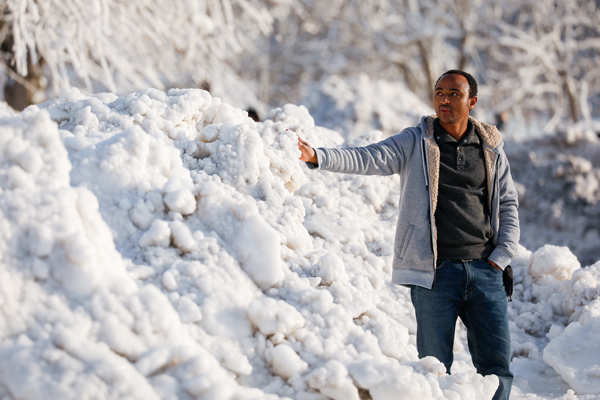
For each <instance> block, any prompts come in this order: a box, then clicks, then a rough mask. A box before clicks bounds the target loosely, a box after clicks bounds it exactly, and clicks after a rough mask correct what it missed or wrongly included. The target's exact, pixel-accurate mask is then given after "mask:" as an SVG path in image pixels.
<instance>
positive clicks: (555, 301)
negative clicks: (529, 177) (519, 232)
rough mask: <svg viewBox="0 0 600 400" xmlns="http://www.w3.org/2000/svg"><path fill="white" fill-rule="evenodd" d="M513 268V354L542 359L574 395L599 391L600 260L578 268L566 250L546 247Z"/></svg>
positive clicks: (524, 255) (524, 253) (522, 256)
mask: <svg viewBox="0 0 600 400" xmlns="http://www.w3.org/2000/svg"><path fill="white" fill-rule="evenodd" d="M513 267H514V272H515V283H516V284H515V294H516V296H515V298H514V301H513V302H512V303H511V307H510V313H511V317H512V320H513V323H511V330H512V335H513V347H514V348H513V353H514V354H515V355H516V356H517V357H527V358H529V359H531V360H540V361H541V360H543V361H544V362H545V363H547V364H548V365H550V366H551V367H552V368H553V369H554V370H555V371H556V372H557V373H558V374H559V375H560V376H561V378H562V379H564V381H565V382H567V383H568V384H569V386H570V387H572V388H573V389H575V391H576V392H577V393H581V394H586V393H588V394H589V393H600V375H598V371H600V361H598V360H599V358H598V354H600V348H599V346H598V343H597V340H595V339H594V337H597V335H598V334H599V333H600V330H599V328H600V299H599V296H600V262H597V263H595V264H594V265H592V266H589V267H587V268H580V264H579V261H578V260H577V258H576V257H575V256H574V255H573V253H571V251H570V250H569V249H568V248H567V247H558V246H552V245H545V246H543V247H541V248H540V249H538V250H537V251H535V252H534V253H532V254H530V253H529V252H527V251H525V250H523V251H522V252H521V254H520V256H519V257H518V258H517V259H516V260H514V261H513ZM536 338H537V339H536ZM536 342H537V343H538V344H536ZM539 343H541V344H542V345H541V346H540V345H539ZM542 348H543V350H542Z"/></svg>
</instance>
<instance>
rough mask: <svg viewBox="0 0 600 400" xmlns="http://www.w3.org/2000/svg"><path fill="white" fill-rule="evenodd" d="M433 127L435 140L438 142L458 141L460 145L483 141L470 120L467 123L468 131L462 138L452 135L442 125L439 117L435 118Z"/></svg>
mask: <svg viewBox="0 0 600 400" xmlns="http://www.w3.org/2000/svg"><path fill="white" fill-rule="evenodd" d="M433 127H434V128H433V129H434V131H433V134H434V136H435V140H436V141H437V142H438V144H442V143H458V144H460V145H465V144H480V143H481V142H480V141H479V137H478V135H477V134H476V133H475V128H474V127H473V124H472V123H471V121H469V123H468V125H467V131H466V132H465V134H464V135H463V136H462V137H461V138H460V140H456V139H455V138H454V137H453V136H452V135H450V134H449V133H448V132H446V130H445V129H444V128H443V127H442V124H440V120H439V118H436V119H435V121H434V123H433Z"/></svg>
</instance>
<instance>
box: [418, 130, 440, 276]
mask: <svg viewBox="0 0 600 400" xmlns="http://www.w3.org/2000/svg"><path fill="white" fill-rule="evenodd" d="M421 140H422V141H421V150H422V153H423V175H424V176H425V192H426V193H427V199H428V201H429V233H430V235H431V252H432V254H433V265H432V267H433V271H434V273H435V264H436V260H435V258H436V254H435V250H434V247H435V246H436V243H435V238H434V236H433V204H431V193H429V190H430V187H429V169H428V168H427V166H428V165H429V158H428V157H427V142H426V141H425V138H423V139H421ZM433 278H434V280H435V274H434V276H433Z"/></svg>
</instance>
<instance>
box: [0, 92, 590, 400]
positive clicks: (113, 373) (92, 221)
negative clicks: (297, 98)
mask: <svg viewBox="0 0 600 400" xmlns="http://www.w3.org/2000/svg"><path fill="white" fill-rule="evenodd" d="M400 95H401V93H400ZM419 107H421V106H419ZM423 107H424V106H423ZM414 110H415V108H414V107H413V108H412V109H411V110H407V111H406V114H404V115H405V116H404V118H406V119H409V118H411V117H410V116H411V115H413V114H411V112H414ZM390 112H392V111H390ZM393 112H397V110H393ZM371 115H372V114H371ZM379 118H383V117H382V116H381V114H380V117H379ZM383 120H385V118H384V119H383ZM297 135H300V136H301V137H303V138H304V139H306V140H308V141H309V142H310V143H312V144H314V145H319V146H337V145H340V144H342V143H344V137H342V136H341V135H340V134H338V133H336V132H334V131H331V130H328V129H326V128H320V127H317V126H315V124H314V121H313V119H312V117H311V116H310V114H309V113H308V111H307V109H305V108H303V107H298V106H294V105H287V106H285V107H282V108H278V109H275V110H273V111H271V112H270V114H269V115H268V120H266V121H264V122H260V123H256V122H254V121H252V120H251V119H249V118H248V117H247V115H246V113H245V112H244V111H242V110H240V109H236V108H233V107H231V106H228V105H227V104H223V103H222V102H221V101H220V100H219V99H217V98H213V97H211V96H210V95H209V94H208V93H207V92H204V91H201V90H170V91H169V92H168V93H165V92H162V91H157V90H152V89H149V90H144V91H140V92H135V93H131V94H130V95H128V96H123V97H117V96H115V95H112V94H102V95H96V96H87V95H83V94H80V93H78V92H73V93H71V94H70V95H69V96H67V97H63V98H60V99H56V100H53V101H51V102H49V103H46V104H44V105H42V106H39V107H38V106H32V107H30V108H28V109H26V110H25V111H24V112H23V113H20V114H13V113H11V112H10V111H8V110H2V111H0V190H1V191H2V195H1V196H0V211H1V217H0V256H1V261H0V310H1V312H0V357H1V359H2V363H0V399H4V398H6V399H17V398H18V399H46V398H61V399H62V398H66V399H70V398H73V399H81V398H128V399H129V398H138V399H153V398H162V399H187V398H190V399H191V398H198V399H257V400H258V399H280V398H282V399H283V398H285V399H298V400H317V399H323V400H325V399H336V400H352V399H369V398H371V399H375V400H387V399H394V400H396V399H415V398H422V399H456V400H458V399H473V400H479V399H485V398H490V397H491V394H492V393H493V391H494V390H495V387H496V385H497V379H496V378H495V377H493V376H489V377H482V376H480V375H478V374H477V373H476V372H475V370H474V368H473V366H472V365H471V362H470V358H469V355H468V350H467V346H466V335H465V331H464V327H462V326H461V325H460V324H459V325H458V328H457V329H458V335H457V341H456V344H455V353H456V357H455V363H454V366H453V370H452V375H446V374H445V373H444V367H443V365H442V364H441V363H439V362H438V361H437V360H435V359H433V358H426V359H422V360H419V359H418V357H417V352H416V346H415V329H416V325H415V319H414V313H413V309H412V306H411V304H410V299H409V292H408V289H406V288H404V287H399V286H394V285H391V284H390V282H389V280H390V275H391V251H392V248H391V243H392V242H393V234H394V226H395V218H396V215H397V213H396V207H397V205H396V200H397V192H398V178H397V177H395V176H391V177H361V176H350V175H336V174H331V173H326V172H319V171H312V170H308V169H307V168H306V167H305V166H304V165H303V163H301V162H299V161H298V160H297V158H298V150H297V147H296V136H297ZM383 137H384V133H382V132H381V131H372V132H369V133H366V134H365V135H363V136H360V135H358V136H352V142H353V143H361V142H367V141H372V140H378V139H381V138H383ZM526 196H527V195H526ZM525 199H527V197H525ZM525 232H526V235H530V234H535V233H536V232H535V231H532V232H533V233H531V232H529V231H525ZM523 242H524V243H526V239H525V238H524V240H523ZM531 250H534V252H533V253H532V252H531V251H529V250H527V249H525V248H522V250H521V252H520V254H519V255H518V256H517V257H516V258H515V260H514V262H513V267H514V269H515V275H516V287H515V296H514V298H513V302H512V303H510V313H511V332H512V340H513V345H514V359H513V369H514V372H515V375H516V380H515V386H514V391H513V393H514V394H513V396H512V398H513V399H565V400H567V399H569V400H571V399H594V398H598V397H599V395H598V394H599V393H600V346H599V344H598V343H599V342H598V340H597V337H598V335H600V300H598V294H599V292H600V262H596V263H595V264H594V265H589V266H587V267H586V268H582V267H581V265H580V262H579V261H578V260H577V258H576V257H575V256H574V255H573V254H572V253H571V252H570V250H569V249H567V248H565V247H562V248H561V247H555V246H544V247H541V248H540V249H536V248H532V249H531ZM597 258H600V257H597Z"/></svg>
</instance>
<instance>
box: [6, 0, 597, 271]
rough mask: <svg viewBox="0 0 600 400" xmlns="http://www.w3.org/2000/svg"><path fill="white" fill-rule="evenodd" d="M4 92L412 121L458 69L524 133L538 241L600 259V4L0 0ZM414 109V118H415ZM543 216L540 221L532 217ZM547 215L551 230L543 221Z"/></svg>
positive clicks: (497, 117) (367, 122)
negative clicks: (191, 96) (174, 92)
mask: <svg viewBox="0 0 600 400" xmlns="http://www.w3.org/2000/svg"><path fill="white" fill-rule="evenodd" d="M0 6H1V8H2V11H1V13H0V41H1V46H0V51H1V55H2V62H1V63H0V86H1V87H2V88H3V90H2V92H1V96H3V100H4V101H5V102H6V103H7V104H8V105H9V106H10V107H12V108H13V109H15V110H22V109H23V108H25V107H27V106H28V105H30V104H34V103H39V102H43V101H45V100H47V99H50V98H52V97H55V96H60V94H61V93H64V91H66V90H72V89H73V88H77V89H79V90H82V91H86V92H90V93H96V92H104V91H110V92H115V93H117V94H126V93H128V92H130V91H132V90H136V89H142V88H148V87H156V88H159V89H169V88H173V87H183V88H202V89H205V90H208V91H209V92H211V94H212V95H214V96H217V97H221V98H222V99H223V100H225V101H226V102H228V103H230V104H232V105H234V106H237V107H239V108H243V109H245V110H247V111H248V113H249V115H250V116H251V117H253V118H255V119H257V120H260V119H261V118H262V117H264V116H265V115H266V114H267V112H268V110H270V109H271V108H273V107H279V106H281V105H283V104H285V103H294V104H303V105H305V106H306V107H308V109H309V110H310V112H311V114H312V115H313V117H314V118H315V121H316V123H317V124H320V125H323V126H326V127H329V128H332V129H336V130H342V131H344V132H345V136H346V138H347V139H348V140H349V141H350V142H351V141H352V140H353V139H352V138H355V137H358V138H360V137H362V138H364V134H365V132H369V131H373V130H376V131H380V132H382V133H383V134H392V133H394V132H398V131H399V130H401V129H402V128H404V127H405V126H407V124H413V123H415V122H417V120H418V117H419V116H420V115H422V114H426V113H431V112H432V109H431V97H432V96H431V92H432V87H433V86H434V83H435V79H436V78H437V76H439V75H440V74H441V73H442V72H444V71H445V70H448V69H451V68H460V69H465V70H467V71H469V72H471V73H472V74H473V75H474V76H475V77H476V78H477V79H478V81H479V84H480V91H479V104H478V106H477V107H476V109H475V115H476V117H478V118H480V119H482V120H484V121H487V122H491V123H495V124H497V125H498V126H499V127H500V128H501V130H502V131H503V133H504V134H505V137H506V138H508V139H511V140H512V141H511V142H509V143H508V144H507V150H508V151H510V152H511V157H512V158H514V163H513V175H514V176H515V179H516V180H517V182H518V185H519V189H520V199H521V203H522V215H521V218H522V223H523V222H524V230H523V232H524V235H523V240H522V241H523V243H524V244H525V245H526V246H528V247H532V250H534V249H535V248H536V246H537V245H538V244H539V245H541V244H543V243H555V244H563V245H568V246H570V247H571V248H572V250H573V251H574V252H575V253H576V254H577V255H578V256H579V257H580V258H582V259H583V262H584V263H585V262H589V263H591V262H593V261H596V260H597V259H598V258H600V250H599V246H600V245H599V243H600V234H599V230H598V229H599V228H598V227H599V226H600V201H599V200H600V172H598V171H599V167H600V151H598V134H599V132H600V118H599V111H600V32H599V31H600V14H599V13H598V8H599V1H598V0H563V1H553V0H536V1H526V0H491V1H486V0H435V1H434V0H419V1H417V0H370V1H364V0H330V1H327V2H324V1H314V0H295V1H291V0H204V1H201V0H176V1H166V0H136V1H123V0H85V1H84V0H11V1H9V0H0ZM407 115H408V116H407ZM529 226H531V229H530V230H528V229H529ZM540 227H542V229H540Z"/></svg>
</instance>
